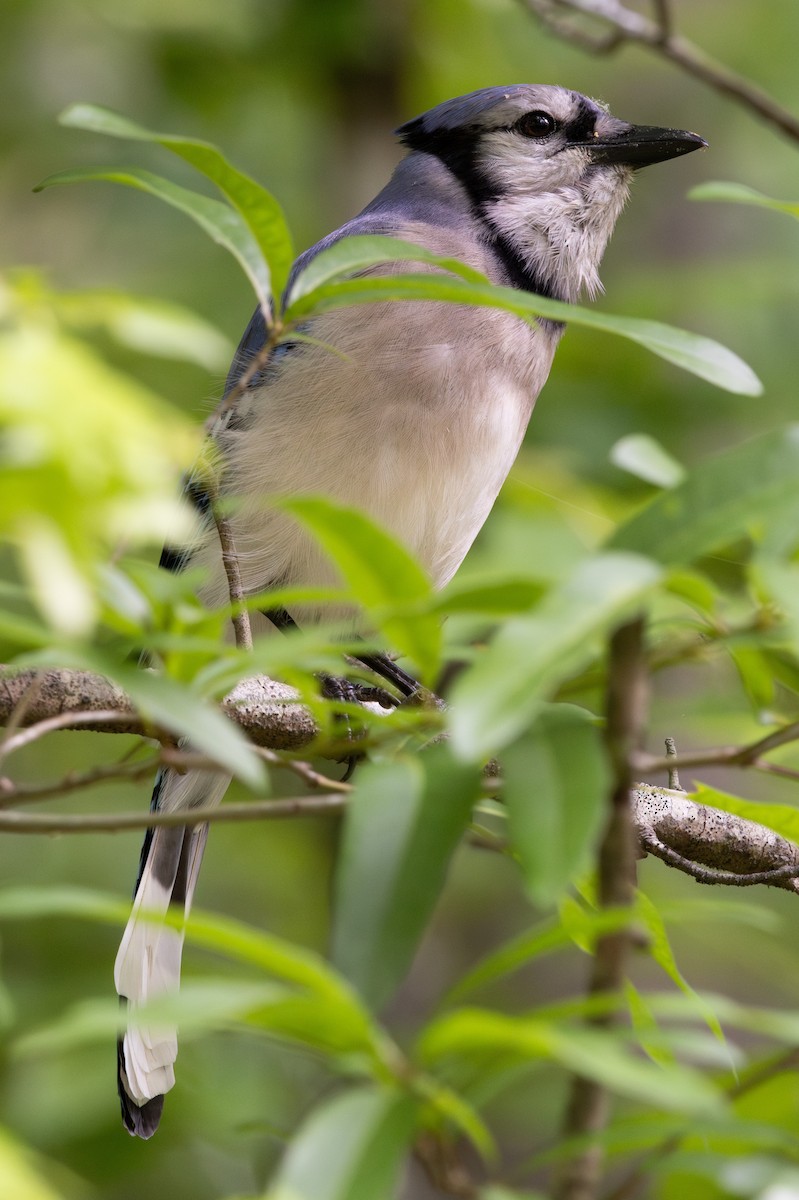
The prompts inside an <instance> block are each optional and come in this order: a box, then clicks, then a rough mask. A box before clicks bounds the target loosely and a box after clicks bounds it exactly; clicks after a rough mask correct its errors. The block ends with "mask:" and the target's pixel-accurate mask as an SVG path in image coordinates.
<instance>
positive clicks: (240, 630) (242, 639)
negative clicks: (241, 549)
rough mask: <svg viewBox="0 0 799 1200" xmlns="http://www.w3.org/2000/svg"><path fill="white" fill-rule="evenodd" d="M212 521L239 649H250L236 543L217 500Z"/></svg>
mask: <svg viewBox="0 0 799 1200" xmlns="http://www.w3.org/2000/svg"><path fill="white" fill-rule="evenodd" d="M213 513H214V521H215V522H216V530H217V533H218V534H219V545H220V546H221V548H222V565H223V566H224V568H225V575H226V576H227V585H228V593H229V595H230V603H231V605H232V608H233V611H232V613H231V618H230V619H231V621H232V622H233V632H234V634H235V636H236V645H237V646H238V648H239V650H252V627H251V625H250V614H249V612H248V611H247V609H246V607H245V605H244V600H245V596H244V585H243V584H242V582H241V571H240V570H239V556H238V554H237V553H236V543H235V541H234V539H233V527H232V526H231V523H230V520H229V519H228V518H227V517H226V516H223V514H222V512H221V511H220V509H219V502H218V500H217V501H215V502H214V504H213Z"/></svg>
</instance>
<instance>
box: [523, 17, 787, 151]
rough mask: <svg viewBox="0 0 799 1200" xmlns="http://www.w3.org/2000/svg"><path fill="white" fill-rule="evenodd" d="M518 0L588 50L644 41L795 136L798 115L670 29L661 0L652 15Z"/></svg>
mask: <svg viewBox="0 0 799 1200" xmlns="http://www.w3.org/2000/svg"><path fill="white" fill-rule="evenodd" d="M522 3H523V4H524V6H525V8H526V9H527V10H528V12H530V13H532V14H533V16H535V17H537V18H538V19H539V20H540V21H541V22H542V24H544V25H545V26H546V27H547V28H548V29H550V30H551V31H552V32H553V33H555V34H556V35H557V36H558V37H562V38H564V39H565V40H567V41H570V42H573V43H574V44H575V45H578V46H582V47H583V48H584V49H586V50H589V51H590V52H591V53H594V54H607V53H610V52H612V51H613V50H616V49H618V47H619V46H621V45H623V44H624V43H625V42H634V43H637V44H638V45H641V46H645V47H647V48H648V49H650V50H652V51H654V53H656V54H659V55H660V56H661V58H665V59H668V60H669V61H670V62H673V63H675V64H676V66H678V67H680V68H681V69H682V70H683V71H685V72H686V73H687V74H688V75H692V76H693V77H694V78H695V79H699V80H701V81H702V82H703V83H706V84H707V85H708V86H709V87H711V88H713V89H714V91H717V92H721V93H722V94H723V95H725V96H729V97H730V98H731V99H732V100H734V101H736V103H738V104H740V105H741V106H742V107H744V108H746V109H748V110H749V111H750V112H752V113H754V114H755V115H756V116H758V117H760V118H761V120H763V121H766V122H768V124H770V125H773V126H774V128H775V129H778V130H779V131H780V133H782V134H784V135H785V136H786V137H789V138H791V139H792V140H793V141H799V119H797V117H795V116H794V114H793V113H791V112H789V111H788V109H786V108H783V107H782V105H780V104H778V103H777V102H776V100H774V99H773V97H772V96H770V95H769V94H768V92H766V91H764V90H763V89H762V88H761V87H759V86H758V85H757V84H756V83H753V82H752V81H751V80H750V79H746V78H745V77H744V76H743V75H738V74H736V73H735V71H732V70H730V68H729V67H727V66H725V65H724V64H723V63H720V62H717V61H716V60H715V59H713V58H711V57H710V56H709V55H708V54H705V52H704V51H703V50H701V49H700V48H699V46H697V45H696V44H695V43H694V42H691V41H689V40H688V39H687V38H684V37H680V36H679V35H678V34H675V33H673V32H672V31H671V23H670V20H669V9H668V6H667V4H666V3H665V0H657V2H656V11H657V18H658V19H657V20H652V19H651V18H649V17H645V16H643V14H641V13H638V12H635V11H634V10H632V9H629V8H625V7H624V6H623V5H622V4H619V3H618V2H617V0H522ZM564 11H565V12H571V13H577V14H579V15H580V16H587V17H590V18H593V19H598V20H600V21H602V22H603V23H604V24H605V25H607V26H609V29H608V30H607V32H606V33H604V34H601V35H595V34H591V33H590V32H587V31H586V30H584V29H582V28H580V27H579V26H578V25H575V24H574V22H573V21H571V20H568V19H566V20H564V18H563V16H562V15H560V14H561V13H563V12H564Z"/></svg>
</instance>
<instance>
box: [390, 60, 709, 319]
mask: <svg viewBox="0 0 799 1200" xmlns="http://www.w3.org/2000/svg"><path fill="white" fill-rule="evenodd" d="M398 135H399V137H400V139H401V140H402V142H403V143H404V144H405V145H406V146H407V147H408V149H409V150H411V151H416V152H419V153H423V154H432V155H434V156H435V157H436V158H438V159H439V160H440V161H441V162H442V163H443V164H444V165H445V166H446V167H447V169H448V170H449V171H450V172H451V173H452V174H453V175H454V176H455V177H456V178H457V180H458V181H459V183H460V184H461V185H462V186H463V188H464V189H465V190H466V192H467V194H468V197H469V199H470V201H471V204H472V206H473V209H474V212H475V213H476V214H477V215H478V216H479V219H480V220H481V222H483V224H484V225H485V227H486V229H487V231H488V233H489V235H490V236H491V237H492V239H493V241H494V242H495V243H496V244H497V248H498V250H499V251H500V253H501V255H502V256H503V257H504V258H505V259H506V260H507V267H508V274H509V276H510V279H511V282H513V283H515V284H516V285H517V286H523V287H527V288H528V289H529V290H532V291H537V292H539V293H543V294H548V295H551V296H555V297H556V298H558V299H564V300H571V301H574V300H576V299H577V297H578V295H579V293H580V291H581V290H582V289H583V288H586V289H587V290H588V291H589V292H594V291H596V290H597V288H598V287H599V278H598V275H597V267H598V265H599V260H600V258H601V256H602V252H603V251H604V249H605V246H606V244H607V241H608V238H609V237H610V234H611V233H612V231H613V226H614V225H615V223H616V219H617V217H618V215H619V213H620V212H621V209H622V207H623V205H624V202H625V200H626V198H627V195H628V189H629V184H630V180H631V178H632V175H633V172H634V171H636V170H638V169H639V168H641V167H645V166H648V165H650V164H651V163H656V162H662V161H664V160H665V159H668V158H676V157H678V156H679V155H682V154H689V153H690V152H691V151H692V150H698V149H699V148H700V147H702V146H704V145H705V144H706V143H705V142H704V140H703V139H702V138H701V137H699V136H697V134H695V133H688V132H686V131H684V130H680V129H662V128H659V127H656V126H651V125H631V124H629V123H628V122H626V121H620V120H618V119H617V118H616V117H613V116H611V114H610V113H609V112H608V111H607V109H606V108H605V107H604V106H603V105H602V104H600V103H598V102H597V101H595V100H590V99H589V98H588V97H587V96H582V95H580V93H579V92H572V91H569V90H568V89H566V88H561V87H549V86H545V85H536V84H519V85H515V86H512V87H504V88H503V87H494V88H483V89H481V90H480V91H477V92H471V93H470V94H469V95H466V96H460V97H458V98H456V99H454V100H447V101H445V103H443V104H439V105H438V106H437V107H436V108H433V109H430V111H429V112H426V113H423V114H422V116H420V117H417V118H416V119H415V120H413V121H409V122H408V123H407V124H405V125H403V126H402V127H401V128H400V129H399V130H398Z"/></svg>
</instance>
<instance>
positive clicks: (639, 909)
mask: <svg viewBox="0 0 799 1200" xmlns="http://www.w3.org/2000/svg"><path fill="white" fill-rule="evenodd" d="M635 908H636V913H637V915H638V916H639V917H640V919H641V921H642V922H643V924H644V927H645V928H646V932H647V935H648V939H647V940H648V944H647V949H648V951H649V953H650V955H651V956H652V958H653V959H654V960H655V962H656V963H657V964H658V966H659V967H660V968H661V970H663V971H665V973H666V974H667V975H668V977H669V979H670V980H671V981H672V983H674V984H675V985H676V986H677V987H678V988H679V990H680V991H681V992H682V994H683V995H684V996H688V997H689V998H690V999H691V1000H692V1001H693V1002H694V1004H695V1005H696V1007H697V1009H698V1010H699V1012H700V1013H701V1015H702V1018H703V1020H704V1022H705V1024H706V1025H707V1027H708V1029H709V1030H710V1032H711V1033H712V1034H713V1036H714V1037H715V1038H717V1039H718V1041H720V1042H721V1043H722V1044H724V1045H726V1038H725V1036H724V1030H723V1029H722V1027H721V1023H720V1021H719V1019H718V1017H717V1015H716V1013H715V1012H714V1010H713V1007H712V1005H711V1004H710V1003H709V1002H708V1001H707V1000H705V998H704V996H700V995H699V993H698V992H696V991H695V990H694V988H692V987H691V985H690V983H689V982H688V980H687V979H686V978H685V976H684V975H683V973H682V971H681V970H680V968H679V967H678V965H677V960H676V958H675V957H674V951H673V950H672V948H671V942H670V941H669V935H668V932H667V930H666V925H665V923H664V921H663V917H662V916H661V914H660V913H659V912H658V909H657V908H656V906H655V905H654V904H653V903H652V901H651V900H650V899H649V897H648V896H647V895H645V893H644V892H641V891H639V892H638V894H637V896H636V902H635Z"/></svg>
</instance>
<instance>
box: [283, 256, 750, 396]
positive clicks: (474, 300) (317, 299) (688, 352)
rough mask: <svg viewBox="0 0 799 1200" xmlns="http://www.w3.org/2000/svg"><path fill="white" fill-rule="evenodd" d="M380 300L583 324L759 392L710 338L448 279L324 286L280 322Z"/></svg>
mask: <svg viewBox="0 0 799 1200" xmlns="http://www.w3.org/2000/svg"><path fill="white" fill-rule="evenodd" d="M384 300H444V301H449V302H450V303H455V304H470V305H476V306H482V307H487V308H499V309H502V310H503V311H505V312H511V313H515V314H516V315H517V316H519V317H522V318H523V319H524V320H526V321H528V322H530V321H534V320H535V319H536V318H537V317H547V318H549V319H550V320H553V321H566V322H571V323H572V324H573V325H585V326H587V327H588V328H590V329H599V330H601V331H603V332H605V333H613V334H616V335H617V336H619V337H624V338H627V339H628V340H630V341H633V342H637V343H638V344H639V345H641V346H645V347H646V349H647V350H651V351H652V353H653V354H657V355H658V356H659V357H660V358H664V359H666V361H667V362H671V363H674V364H675V365H676V366H678V367H682V368H683V369H684V370H686V371H690V372H691V373H692V374H694V375H698V376H699V377H700V378H701V379H706V380H707V381H708V382H709V383H713V384H715V385H716V386H717V387H720V388H723V389H724V390H726V391H729V392H733V393H736V394H739V395H745V396H759V395H760V393H761V392H762V390H763V386H762V384H761V383H760V380H759V379H758V378H757V376H756V375H755V373H754V372H753V371H752V369H751V367H749V366H747V364H746V363H745V362H743V360H742V359H740V358H739V357H738V355H737V354H734V353H733V352H732V351H731V350H728V349H727V348H726V347H725V346H722V345H720V344H719V343H718V342H714V341H712V340H711V339H710V338H706V337H702V336H700V335H699V334H696V333H687V332H686V331H685V330H682V329H675V328H673V327H672V326H670V325H663V324H660V323H659V322H657V321H645V320H642V319H641V318H640V317H618V316H613V315H612V314H610V313H603V312H597V311H595V310H594V309H588V308H581V307H579V306H578V305H575V304H564V303H562V302H561V301H558V300H549V299H546V298H544V297H543V296H536V295H534V294H533V293H532V292H524V291H521V290H519V289H517V288H508V287H499V286H495V285H493V284H490V283H476V282H472V281H471V280H466V279H454V278H453V277H452V276H451V275H443V274H442V275H438V274H427V275H414V274H396V275H390V276H385V275H383V276H381V275H373V276H370V277H369V278H368V279H347V280H343V281H338V282H328V283H326V284H323V285H322V286H321V287H318V288H315V289H314V290H313V291H311V292H309V293H307V295H305V296H303V297H301V298H300V299H298V300H296V301H295V302H294V303H293V304H291V305H289V307H288V309H287V310H286V313H285V317H286V320H289V321H297V320H299V319H301V318H303V317H307V316H308V315H310V314H313V315H317V314H319V313H321V312H328V311H330V310H331V309H336V308H344V307H347V306H348V305H352V304H374V303H377V302H380V301H384Z"/></svg>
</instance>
